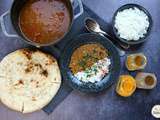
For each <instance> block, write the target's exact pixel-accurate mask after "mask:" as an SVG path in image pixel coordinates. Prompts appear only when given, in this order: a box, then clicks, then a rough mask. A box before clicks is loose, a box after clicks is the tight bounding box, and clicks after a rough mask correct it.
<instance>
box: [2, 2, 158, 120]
mask: <svg viewBox="0 0 160 120" xmlns="http://www.w3.org/2000/svg"><path fill="white" fill-rule="evenodd" d="M83 1H84V3H85V4H86V5H87V6H89V7H90V8H91V9H92V10H93V11H95V12H96V13H97V14H98V15H99V16H101V17H102V18H103V19H104V20H105V21H106V22H110V21H111V19H112V16H113V13H114V11H115V10H116V9H117V8H118V7H120V6H121V5H123V4H126V3H130V2H131V3H137V4H140V5H142V6H144V7H145V8H147V9H148V10H149V12H150V13H151V15H152V18H153V22H154V26H153V29H152V32H151V35H150V36H149V38H148V39H149V41H148V42H146V43H145V44H144V45H143V46H141V48H139V49H137V51H143V52H144V53H145V54H146V55H147V57H148V58H149V60H148V62H149V64H148V66H147V68H146V70H145V71H148V72H155V73H156V75H157V77H158V85H157V86H156V88H155V89H153V90H152V91H144V90H137V91H136V93H135V94H134V95H133V96H132V97H130V98H121V97H119V96H117V95H116V93H115V91H114V89H115V85H113V86H112V87H111V88H109V89H107V90H106V91H104V92H102V93H100V94H97V95H86V94H82V93H79V92H77V91H73V92H72V93H71V94H70V95H69V96H68V97H67V98H66V99H65V100H64V101H63V102H62V103H61V104H60V105H59V106H58V107H57V108H56V110H55V111H54V112H53V113H52V114H51V115H49V116H47V115H46V114H45V113H44V112H43V111H38V112H35V113H32V114H27V115H22V114H20V113H17V112H14V111H11V110H9V109H8V108H6V107H4V106H3V105H1V104H0V120H44V119H45V120H154V118H153V117H152V116H151V114H150V111H151V108H152V106H153V105H154V104H160V81H159V79H160V76H159V74H160V72H159V70H160V66H159V63H158V61H159V60H160V47H159V46H160V34H159V33H160V14H159V13H160V7H159V6H160V1H159V0H83ZM10 4H11V0H0V15H1V14H2V13H3V12H5V11H6V10H7V9H8V8H9V7H10ZM0 40H1V42H0V58H2V57H4V56H5V55H6V54H7V53H8V52H10V51H13V50H14V49H11V48H10V47H9V46H10V45H13V44H14V45H15V46H16V44H17V42H20V44H22V46H23V42H21V41H20V40H17V39H10V38H6V37H4V35H3V34H2V32H1V30H0ZM3 40H4V41H6V42H5V44H4V42H2V41H3ZM24 46H25V45H24ZM137 51H133V52H137ZM123 59H124V58H123ZM122 73H128V72H127V71H125V69H123V71H122Z"/></svg>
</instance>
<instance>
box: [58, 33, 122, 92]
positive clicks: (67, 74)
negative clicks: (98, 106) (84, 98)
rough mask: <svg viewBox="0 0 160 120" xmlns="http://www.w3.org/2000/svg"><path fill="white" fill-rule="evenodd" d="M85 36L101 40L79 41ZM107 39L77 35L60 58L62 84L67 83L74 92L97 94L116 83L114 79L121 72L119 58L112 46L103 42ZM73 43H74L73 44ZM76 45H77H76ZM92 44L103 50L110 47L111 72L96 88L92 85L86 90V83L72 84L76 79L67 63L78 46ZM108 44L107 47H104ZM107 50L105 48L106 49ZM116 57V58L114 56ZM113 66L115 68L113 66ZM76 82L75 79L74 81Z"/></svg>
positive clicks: (107, 42) (86, 34)
mask: <svg viewBox="0 0 160 120" xmlns="http://www.w3.org/2000/svg"><path fill="white" fill-rule="evenodd" d="M86 36H88V37H90V36H93V37H96V38H97V37H99V39H102V40H91V39H90V40H89V41H86V40H85V39H82V40H80V38H82V37H84V38H86ZM104 39H107V38H105V37H103V36H100V35H98V34H95V33H83V34H80V35H78V36H77V37H75V38H74V40H72V41H71V42H70V43H69V44H68V45H67V46H66V47H65V48H64V50H63V53H62V55H61V57H60V69H61V72H62V76H63V78H64V79H65V81H64V82H67V84H68V85H69V86H70V87H71V88H73V89H75V90H79V91H80V92H85V93H97V92H101V91H103V90H104V89H106V88H108V87H110V86H111V85H112V84H113V83H115V82H116V79H118V77H119V75H120V70H121V62H120V56H119V54H118V51H117V50H116V48H115V46H114V44H112V43H111V42H110V41H109V40H108V39H107V41H106V40H104ZM80 41H82V42H80ZM74 42H75V43H74ZM77 43H78V44H77ZM92 43H96V44H100V45H102V46H104V48H106V46H109V45H112V46H111V47H110V48H108V49H110V50H111V51H110V52H111V54H113V55H111V60H114V61H112V63H113V64H112V65H111V66H112V67H111V70H112V72H110V73H109V74H108V75H106V76H105V77H104V78H103V79H104V80H103V81H102V82H101V83H96V85H97V86H98V85H99V84H101V85H99V86H98V87H97V88H94V85H93V84H92V85H93V86H92V85H91V87H90V86H89V87H88V88H86V86H87V83H86V84H83V85H78V84H77V83H76V82H73V81H74V80H75V79H76V78H75V77H74V75H73V74H72V72H71V70H70V69H69V63H70V62H69V61H70V59H71V56H72V54H73V52H74V51H75V50H76V49H77V48H78V47H80V46H82V45H85V44H92ZM106 44H108V45H106ZM106 49H107V48H106ZM115 55H117V56H115ZM114 65H115V66H114ZM76 81H77V79H76Z"/></svg>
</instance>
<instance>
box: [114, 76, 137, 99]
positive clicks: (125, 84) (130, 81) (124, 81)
mask: <svg viewBox="0 0 160 120" xmlns="http://www.w3.org/2000/svg"><path fill="white" fill-rule="evenodd" d="M135 89H136V81H135V79H134V78H133V77H132V76H130V75H121V76H120V77H119V81H118V85H117V88H116V92H117V93H118V94H119V95H121V96H123V97H128V96H131V95H132V94H133V92H134V91H135Z"/></svg>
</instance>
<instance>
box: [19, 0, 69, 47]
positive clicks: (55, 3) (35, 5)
mask: <svg viewBox="0 0 160 120" xmlns="http://www.w3.org/2000/svg"><path fill="white" fill-rule="evenodd" d="M19 26H20V28H21V31H22V32H23V34H24V35H25V36H26V37H27V38H28V39H30V40H31V41H33V42H35V43H40V44H47V43H51V42H54V41H56V40H57V39H60V38H61V37H62V36H63V35H64V34H65V33H66V32H67V31H68V28H69V26H70V13H69V10H68V8H67V5H66V3H65V0H28V1H27V2H26V3H25V5H24V7H23V8H22V10H21V12H20V17H19Z"/></svg>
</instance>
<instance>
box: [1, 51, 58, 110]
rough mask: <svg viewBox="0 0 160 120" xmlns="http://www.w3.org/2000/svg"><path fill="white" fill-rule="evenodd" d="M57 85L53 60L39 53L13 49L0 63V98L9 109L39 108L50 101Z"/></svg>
mask: <svg viewBox="0 0 160 120" xmlns="http://www.w3.org/2000/svg"><path fill="white" fill-rule="evenodd" d="M60 85H61V75H60V70H59V67H58V64H57V61H56V59H55V58H53V57H52V56H50V55H48V54H45V53H43V52H40V51H37V50H36V51H32V50H29V49H21V50H17V51H15V52H13V53H10V54H9V55H7V56H6V57H5V58H4V59H3V60H2V61H1V63H0V99H1V102H2V103H3V104H5V105H6V106H8V107H9V108H11V109H13V110H16V111H20V112H22V113H29V112H33V111H36V110H40V109H41V108H43V107H44V106H45V105H47V104H48V103H49V102H50V101H51V100H52V98H53V97H54V96H55V95H56V93H57V91H58V89H59V88H60Z"/></svg>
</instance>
